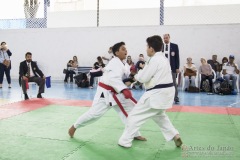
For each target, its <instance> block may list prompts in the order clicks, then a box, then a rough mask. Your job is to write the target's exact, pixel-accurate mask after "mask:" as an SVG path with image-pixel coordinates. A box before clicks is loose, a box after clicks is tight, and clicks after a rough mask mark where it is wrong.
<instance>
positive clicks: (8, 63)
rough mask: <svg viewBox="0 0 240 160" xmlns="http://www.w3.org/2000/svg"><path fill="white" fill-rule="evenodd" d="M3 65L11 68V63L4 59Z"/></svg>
mask: <svg viewBox="0 0 240 160" xmlns="http://www.w3.org/2000/svg"><path fill="white" fill-rule="evenodd" d="M3 65H5V66H6V67H7V68H8V67H9V66H10V61H9V60H6V59H4V61H3Z"/></svg>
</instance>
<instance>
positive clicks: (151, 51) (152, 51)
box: [147, 45, 155, 57]
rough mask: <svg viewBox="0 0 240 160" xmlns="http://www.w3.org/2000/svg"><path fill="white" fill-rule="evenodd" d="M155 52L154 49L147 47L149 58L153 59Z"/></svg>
mask: <svg viewBox="0 0 240 160" xmlns="http://www.w3.org/2000/svg"><path fill="white" fill-rule="evenodd" d="M154 53H155V52H154V50H153V48H152V47H149V45H147V55H148V56H149V57H152V56H153V55H154Z"/></svg>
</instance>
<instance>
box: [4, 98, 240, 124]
mask: <svg viewBox="0 0 240 160" xmlns="http://www.w3.org/2000/svg"><path fill="white" fill-rule="evenodd" d="M51 104H55V105H62V106H79V107H86V106H91V105H92V101H81V100H65V99H46V98H44V99H37V98H36V99H30V100H27V101H20V102H15V103H11V104H6V105H3V106H1V107H0V119H4V118H9V117H12V116H15V115H18V114H21V113H25V112H29V111H32V110H36V109H38V108H42V107H45V106H48V105H51ZM167 111H168V112H194V113H205V114H230V115H240V108H227V107H201V106H198V107H196V106H173V108H171V109H168V110H167Z"/></svg>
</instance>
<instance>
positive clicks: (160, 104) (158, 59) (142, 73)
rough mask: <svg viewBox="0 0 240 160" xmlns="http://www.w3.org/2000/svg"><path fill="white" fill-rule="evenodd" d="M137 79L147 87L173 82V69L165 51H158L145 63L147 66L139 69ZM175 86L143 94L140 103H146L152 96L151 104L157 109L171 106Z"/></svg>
mask: <svg viewBox="0 0 240 160" xmlns="http://www.w3.org/2000/svg"><path fill="white" fill-rule="evenodd" d="M135 79H136V80H138V81H139V82H141V83H144V85H145V88H146V89H150V88H153V87H154V86H156V85H158V84H169V83H173V79H172V71H171V67H170V63H169V61H168V59H167V58H166V57H165V53H162V52H157V53H155V55H154V56H153V57H150V59H149V60H148V61H147V63H145V67H144V68H143V69H142V70H139V72H138V74H137V75H135ZM174 94H175V89H174V87H173V86H172V87H168V88H160V89H152V90H150V91H147V92H145V93H144V94H143V96H142V97H141V98H140V100H139V103H144V102H145V101H146V99H148V98H150V106H151V108H155V109H167V108H171V107H172V104H173V100H174Z"/></svg>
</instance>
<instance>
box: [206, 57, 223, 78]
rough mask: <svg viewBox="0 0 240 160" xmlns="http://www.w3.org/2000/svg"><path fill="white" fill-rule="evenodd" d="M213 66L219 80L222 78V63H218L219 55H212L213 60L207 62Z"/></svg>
mask: <svg viewBox="0 0 240 160" xmlns="http://www.w3.org/2000/svg"><path fill="white" fill-rule="evenodd" d="M207 63H208V64H210V65H211V67H212V69H213V70H214V71H215V72H216V75H217V78H218V77H220V68H219V67H220V63H219V62H218V61H217V55H212V59H209V60H208V61H207Z"/></svg>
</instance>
